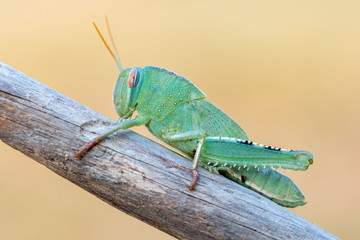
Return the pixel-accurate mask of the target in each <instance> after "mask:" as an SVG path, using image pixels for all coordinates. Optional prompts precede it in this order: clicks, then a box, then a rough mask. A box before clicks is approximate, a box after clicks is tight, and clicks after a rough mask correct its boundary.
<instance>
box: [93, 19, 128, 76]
mask: <svg viewBox="0 0 360 240" xmlns="http://www.w3.org/2000/svg"><path fill="white" fill-rule="evenodd" d="M105 19H106V25H107V28H108V31H109V35H110V39H111V43H112V45H113V47H114V51H115V54H114V53H113V51H111V49H110V47H109V45H108V44H107V43H106V41H105V39H104V37H103V36H102V34H101V32H100V30H99V29H98V27H97V26H96V24H95V23H94V22H93V25H94V27H95V29H96V31H97V33H98V34H99V36H100V38H101V40H102V41H103V43H104V45H105V47H106V48H107V50H108V51H109V53H110V54H111V56H112V57H113V58H114V60H115V62H116V65H117V66H118V68H119V70H120V72H122V70H123V69H122V66H121V62H120V57H119V54H118V52H117V49H116V46H115V42H114V39H113V37H112V34H111V31H110V25H109V21H108V19H107V17H105Z"/></svg>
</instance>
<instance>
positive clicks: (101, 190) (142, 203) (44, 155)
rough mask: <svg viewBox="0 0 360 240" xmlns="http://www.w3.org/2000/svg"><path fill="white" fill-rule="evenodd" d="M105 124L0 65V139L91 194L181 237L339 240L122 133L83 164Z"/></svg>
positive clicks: (96, 115)
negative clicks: (194, 176)
mask: <svg viewBox="0 0 360 240" xmlns="http://www.w3.org/2000/svg"><path fill="white" fill-rule="evenodd" d="M113 124H114V122H112V121H111V120H110V119H108V118H106V117H104V116H102V115H100V114H99V113H97V112H95V111H93V110H91V109H89V108H87V107H85V106H83V105H81V104H79V103H77V102H75V101H74V100H72V99H69V98H67V97H65V96H63V95H61V94H59V93H58V92H56V91H54V90H52V89H49V88H48V87H46V86H44V85H43V84H41V83H39V82H37V81H35V80H33V79H31V78H30V77H28V76H26V75H24V74H22V73H20V72H18V71H16V70H14V69H12V68H11V67H9V66H7V65H5V64H2V63H0V130H1V131H0V139H1V140H2V141H3V142H5V143H6V144H8V145H10V146H12V147H13V148H15V149H17V150H19V151H21V152H22V153H24V154H25V155H27V156H29V157H30V158H32V159H34V160H36V161H38V162H39V163H41V164H43V165H45V166H46V167H48V168H49V169H50V170H52V171H53V172H55V173H57V174H59V175H60V176H62V177H64V178H66V179H68V180H70V181H71V182H73V183H74V184H76V185H78V186H80V187H82V188H83V189H85V190H87V191H88V192H90V193H91V194H94V195H95V196H97V197H98V198H100V199H102V200H104V201H106V202H107V203H109V204H111V205H112V206H114V207H115V208H117V209H119V210H121V211H124V212H126V213H128V214H130V215H132V216H134V217H136V218H138V219H140V220H142V221H144V222H147V223H148V224H150V225H152V226H155V227H157V228H158V229H160V230H162V231H164V232H166V233H168V234H170V235H172V236H174V237H177V238H180V239H337V238H336V237H335V236H333V235H331V234H330V233H328V232H326V231H324V230H322V229H321V228H319V227H317V226H315V225H313V224H311V223H310V222H308V221H306V220H304V219H302V218H301V217H299V216H297V215H296V214H294V213H292V212H290V211H288V210H286V209H285V208H283V207H280V206H278V205H277V204H275V203H273V202H271V201H270V200H268V199H265V198H263V197H261V196H260V195H258V194H256V193H254V192H252V191H250V190H248V189H246V188H244V187H242V186H240V185H238V184H236V183H234V182H232V181H229V180H227V179H225V178H223V177H221V176H218V175H215V174H211V173H209V172H207V171H203V170H202V169H200V180H199V182H198V184H197V190H196V191H192V192H189V190H188V189H187V187H186V186H187V184H188V183H189V181H190V179H191V171H190V169H191V162H190V161H188V160H186V159H185V158H184V157H182V156H180V155H178V154H176V153H174V152H172V151H170V150H168V149H166V148H165V147H162V146H160V145H159V144H157V143H155V142H153V141H151V140H149V139H147V138H145V137H143V136H140V135H138V134H136V133H133V132H132V131H129V130H127V131H122V132H119V133H117V134H114V136H111V137H109V138H107V139H106V140H105V141H104V142H102V143H100V144H99V145H97V146H96V147H95V148H94V149H92V150H91V151H90V152H88V153H86V154H85V155H84V156H83V158H82V159H81V160H78V159H76V158H75V157H74V153H75V152H76V150H78V148H79V147H80V146H82V145H83V144H84V143H86V142H87V141H89V140H90V139H92V138H93V137H94V136H96V135H98V134H99V132H101V131H104V129H107V128H109V127H111V126H112V125H113Z"/></svg>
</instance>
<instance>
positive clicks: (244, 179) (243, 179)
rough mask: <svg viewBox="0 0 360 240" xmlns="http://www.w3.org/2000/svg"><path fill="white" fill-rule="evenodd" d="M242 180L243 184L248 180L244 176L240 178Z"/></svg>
mask: <svg viewBox="0 0 360 240" xmlns="http://www.w3.org/2000/svg"><path fill="white" fill-rule="evenodd" d="M240 179H241V182H242V183H245V182H246V178H245V177H244V176H243V175H241V176H240Z"/></svg>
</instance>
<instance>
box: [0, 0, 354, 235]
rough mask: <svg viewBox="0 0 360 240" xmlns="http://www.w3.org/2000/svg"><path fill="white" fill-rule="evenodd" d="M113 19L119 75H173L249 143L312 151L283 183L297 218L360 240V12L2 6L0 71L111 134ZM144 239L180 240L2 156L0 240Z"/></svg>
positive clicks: (156, 3)
mask: <svg viewBox="0 0 360 240" xmlns="http://www.w3.org/2000/svg"><path fill="white" fill-rule="evenodd" d="M105 15H107V16H108V17H109V19H110V24H111V27H112V31H113V35H114V38H115V42H116V44H117V46H118V50H119V53H120V57H121V61H122V64H123V66H124V67H125V68H127V67H131V66H139V67H142V66H146V65H153V66H159V67H164V68H167V69H169V70H172V71H174V72H177V73H178V74H180V75H183V76H185V77H186V78H187V79H189V80H190V81H192V82H193V83H194V84H196V85H197V86H198V87H200V89H201V90H203V91H204V92H205V93H206V94H207V96H208V98H209V99H210V100H211V101H212V102H213V103H214V104H215V105H217V106H218V107H219V108H220V109H222V110H223V111H224V112H225V113H227V114H228V115H229V116H230V117H232V118H233V119H234V120H235V121H236V122H238V123H239V124H240V125H241V126H242V127H243V128H244V129H245V130H246V132H247V133H248V135H249V137H250V139H251V140H253V141H255V142H260V143H264V144H268V145H271V146H278V147H284V148H291V149H303V150H308V151H311V152H312V153H313V154H314V164H313V165H312V166H311V167H310V168H309V169H308V170H307V171H305V172H291V171H286V173H285V174H286V175H287V176H289V177H291V178H292V179H293V180H294V182H295V183H296V184H297V185H298V186H299V188H300V189H301V190H302V192H303V193H304V195H305V196H306V200H307V201H308V204H307V205H305V206H303V207H298V208H296V209H291V211H293V212H295V213H296V214H298V215H300V216H301V217H303V218H305V219H307V220H309V221H310V222H312V223H314V224H316V225H318V226H320V227H321V228H323V229H325V230H327V231H329V232H330V233H332V234H334V235H336V236H338V237H340V238H342V239H355V238H359V227H360V225H359V222H360V219H359V214H360V205H359V202H360V187H359V183H360V176H359V167H360V161H359V160H360V159H359V155H358V150H359V147H360V145H359V143H360V141H359V135H360V128H359V122H360V107H359V103H360V91H359V90H360V82H359V80H360V68H359V63H360V2H359V1H332V0H326V1H325V0H324V1H308V0H304V1H301V2H300V1H297V2H295V1H264V0H259V1H239V0H236V1H235V0H234V1H230V0H229V1H169V0H167V1H165V0H164V1H160V0H152V1H145V0H143V1H140V0H138V1H137V0H135V1H134V0H132V1H120V0H118V1H110V0H102V1H92V0H87V1H68V0H63V1H45V0H33V1H17V0H13V1H6V0H0V20H1V25H0V34H1V37H0V61H2V62H4V63H6V64H8V65H10V66H12V67H14V68H16V69H18V70H20V71H22V72H24V73H25V74H27V75H29V76H31V77H33V78H34V79H36V80H38V81H40V82H42V83H43V84H45V85H47V86H49V87H51V88H53V89H55V90H57V91H58V92H60V93H62V94H64V95H66V96H68V97H70V98H73V99H75V100H77V101H79V102H80V103H82V104H84V105H86V106H89V107H90V108H93V109H95V110H96V111H98V112H100V113H102V114H104V115H106V116H108V117H110V118H112V119H114V120H116V119H117V115H116V112H115V110H114V107H113V102H112V92H113V88H114V86H115V81H116V78H117V75H118V70H117V67H116V65H115V63H114V62H113V59H112V58H111V56H110V55H109V54H108V52H107V50H106V49H105V47H104V46H103V44H102V43H101V40H100V38H99V37H98V36H97V33H96V32H95V30H94V28H93V26H92V24H91V22H92V21H95V22H96V23H97V24H98V26H99V27H100V29H102V31H103V33H104V35H106V37H107V33H106V27H105V20H104V16H105ZM0 107H1V106H0ZM135 131H136V132H139V133H141V134H143V135H145V136H147V137H150V138H152V139H154V138H153V137H152V136H150V134H149V133H148V132H147V129H146V128H145V127H138V128H136V129H135ZM164 217H166V216H164ZM145 237H146V239H173V238H172V237H170V236H168V235H167V234H165V233H162V232H160V231H159V230H157V229H155V228H153V227H151V226H148V225H146V224H144V223H142V222H140V221H138V220H137V219H135V218H133V217H130V216H127V215H125V214H123V213H122V212H120V211H118V210H117V209H115V208H113V207H111V206H109V205H107V204H106V203H104V202H102V201H101V200H99V199H97V198H96V197H94V196H92V195H90V194H89V193H87V192H86V191H84V190H82V189H80V188H79V187H77V186H75V185H73V184H72V183H70V182H69V181H67V180H65V179H63V178H61V177H59V176H58V175H56V174H54V173H53V172H51V171H49V170H48V169H47V168H45V167H44V166H42V165H40V164H39V163H37V162H35V161H33V160H32V159H29V158H27V157H25V156H24V155H23V154H21V153H20V152H17V151H16V150H14V149H11V148H10V147H8V146H7V145H5V144H4V143H2V142H0V239H38V240H41V239H88V240H92V239H144V238H145Z"/></svg>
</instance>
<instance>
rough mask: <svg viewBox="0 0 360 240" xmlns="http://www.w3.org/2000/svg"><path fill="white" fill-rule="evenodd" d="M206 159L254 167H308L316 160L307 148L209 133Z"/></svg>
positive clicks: (206, 140) (204, 153)
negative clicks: (296, 148)
mask: <svg viewBox="0 0 360 240" xmlns="http://www.w3.org/2000/svg"><path fill="white" fill-rule="evenodd" d="M202 157H203V159H204V160H203V161H204V162H205V163H206V164H210V165H212V166H214V167H220V166H222V167H228V168H229V167H232V168H238V167H246V166H248V167H254V168H260V167H263V168H272V167H275V168H284V169H292V170H306V169H307V168H308V166H309V165H310V164H312V162H313V157H312V154H311V153H309V152H306V151H295V150H287V149H282V148H275V147H270V146H266V145H262V144H258V143H254V142H252V141H249V140H242V139H236V138H229V137H207V138H206V139H205V143H204V147H203V150H202Z"/></svg>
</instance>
